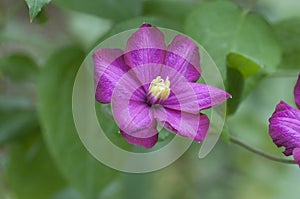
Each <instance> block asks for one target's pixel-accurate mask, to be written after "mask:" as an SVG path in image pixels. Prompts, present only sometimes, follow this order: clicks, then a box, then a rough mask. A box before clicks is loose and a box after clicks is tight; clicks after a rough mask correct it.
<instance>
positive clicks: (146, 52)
mask: <svg viewBox="0 0 300 199" xmlns="http://www.w3.org/2000/svg"><path fill="white" fill-rule="evenodd" d="M165 50H166V44H165V39H164V35H163V33H162V32H161V31H160V30H159V29H158V28H156V27H149V26H142V27H141V28H139V29H138V30H137V31H136V32H134V33H133V34H132V35H131V37H130V38H129V39H128V41H127V45H126V48H125V62H126V64H127V65H129V66H130V67H132V68H134V67H136V66H141V65H144V64H151V63H154V64H155V63H156V64H162V63H163V61H164V58H165Z"/></svg>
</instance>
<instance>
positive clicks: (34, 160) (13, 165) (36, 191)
mask: <svg viewBox="0 0 300 199" xmlns="http://www.w3.org/2000/svg"><path fill="white" fill-rule="evenodd" d="M6 177H7V180H8V184H9V187H10V188H11V189H12V190H13V191H14V193H15V195H16V196H17V198H18V199H33V198H38V199H49V198H50V197H51V196H53V195H54V194H55V193H56V192H57V191H59V190H61V189H62V188H63V187H64V186H65V185H66V183H65V180H64V179H63V177H62V176H61V174H60V173H59V171H58V170H57V169H56V165H55V164H54V162H53V161H52V159H51V157H50V154H49V152H48V151H47V148H46V146H45V143H44V141H43V140H42V137H41V134H38V135H36V136H31V137H29V138H28V139H26V140H24V141H22V142H17V143H15V144H13V145H11V147H10V149H9V152H8V162H7V172H6Z"/></svg>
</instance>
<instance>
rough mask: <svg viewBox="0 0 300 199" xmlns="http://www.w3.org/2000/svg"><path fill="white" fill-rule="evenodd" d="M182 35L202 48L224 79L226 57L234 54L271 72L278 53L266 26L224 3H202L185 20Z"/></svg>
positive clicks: (257, 19)
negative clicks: (193, 40)
mask: <svg viewBox="0 0 300 199" xmlns="http://www.w3.org/2000/svg"><path fill="white" fill-rule="evenodd" d="M185 32H186V33H187V34H188V35H190V36H191V37H193V38H194V39H195V40H196V41H198V42H199V43H200V44H202V45H203V46H204V48H206V50H207V51H208V53H209V54H210V55H211V56H212V58H213V59H214V61H215V62H216V64H217V66H218V67H219V69H220V72H221V74H222V75H223V78H225V77H226V57H227V55H228V54H229V53H230V52H237V53H239V54H242V55H244V56H247V57H249V58H251V60H255V62H258V63H259V64H260V65H263V66H264V70H265V71H267V72H268V73H269V72H273V71H274V70H275V69H276V67H277V66H278V64H279V62H280V58H281V50H280V47H279V45H278V43H277V40H276V37H275V35H274V33H273V30H272V28H271V27H270V25H269V24H268V23H267V22H266V21H265V20H264V19H263V18H262V17H261V16H260V15H257V14H253V13H247V12H242V11H241V10H240V9H239V8H238V7H237V6H236V5H235V4H233V3H231V2H227V1H215V2H207V3H202V4H200V5H199V7H198V8H196V9H195V10H194V11H193V12H192V13H191V14H189V16H188V17H187V20H186V24H185Z"/></svg>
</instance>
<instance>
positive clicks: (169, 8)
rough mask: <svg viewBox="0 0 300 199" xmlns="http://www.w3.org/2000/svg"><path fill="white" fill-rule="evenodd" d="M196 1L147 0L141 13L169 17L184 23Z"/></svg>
mask: <svg viewBox="0 0 300 199" xmlns="http://www.w3.org/2000/svg"><path fill="white" fill-rule="evenodd" d="M195 5H196V3H194V2H187V1H170V0H168V1H161V0H149V1H145V2H144V8H143V14H144V15H155V16H161V17H164V18H169V19H173V20H176V21H177V22H180V24H183V23H184V20H185V18H186V15H187V14H188V13H190V12H191V11H192V10H193V8H194V7H195Z"/></svg>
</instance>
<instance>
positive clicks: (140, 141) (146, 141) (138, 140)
mask: <svg viewBox="0 0 300 199" xmlns="http://www.w3.org/2000/svg"><path fill="white" fill-rule="evenodd" d="M149 131H153V132H150V133H149ZM120 133H121V134H122V136H123V137H124V138H125V139H126V140H127V142H128V143H129V144H133V145H139V146H143V147H145V148H152V147H153V146H154V145H155V144H156V142H157V140H158V133H157V130H156V129H151V128H146V129H143V130H142V131H140V132H137V133H136V134H138V135H140V134H142V135H143V134H150V135H152V134H153V136H151V137H148V138H143V137H142V136H137V137H135V136H133V135H131V134H127V133H125V132H124V131H122V130H120Z"/></svg>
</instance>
